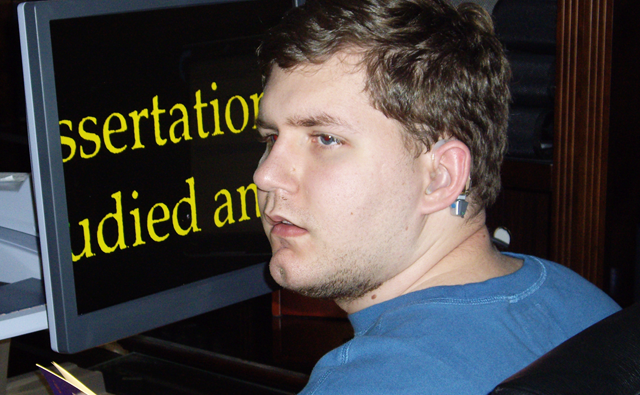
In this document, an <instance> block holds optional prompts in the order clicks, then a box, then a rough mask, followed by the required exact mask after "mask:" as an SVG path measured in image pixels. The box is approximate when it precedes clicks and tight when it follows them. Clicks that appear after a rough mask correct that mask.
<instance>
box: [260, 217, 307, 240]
mask: <svg viewBox="0 0 640 395" xmlns="http://www.w3.org/2000/svg"><path fill="white" fill-rule="evenodd" d="M268 218H269V222H271V224H272V227H271V234H272V235H273V236H278V237H287V238H289V237H297V236H302V235H304V234H306V233H308V232H307V230H306V229H304V228H302V227H300V226H298V225H296V224H294V223H293V222H291V221H289V220H287V219H284V218H278V217H275V218H273V217H268Z"/></svg>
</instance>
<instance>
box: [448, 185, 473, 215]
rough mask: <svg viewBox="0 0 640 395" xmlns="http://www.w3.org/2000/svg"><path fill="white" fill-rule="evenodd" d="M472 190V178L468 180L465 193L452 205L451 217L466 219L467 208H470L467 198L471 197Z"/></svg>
mask: <svg viewBox="0 0 640 395" xmlns="http://www.w3.org/2000/svg"><path fill="white" fill-rule="evenodd" d="M470 188H471V177H469V179H468V180H467V185H466V186H465V188H464V192H462V193H461V194H460V195H458V198H457V199H456V201H455V202H453V203H451V215H456V216H459V217H462V218H464V215H465V214H466V212H467V207H469V202H467V196H468V195H469V189H470Z"/></svg>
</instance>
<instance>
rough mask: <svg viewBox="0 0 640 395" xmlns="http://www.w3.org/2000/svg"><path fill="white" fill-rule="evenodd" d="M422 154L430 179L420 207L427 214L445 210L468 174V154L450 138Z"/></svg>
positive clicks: (469, 164)
mask: <svg viewBox="0 0 640 395" xmlns="http://www.w3.org/2000/svg"><path fill="white" fill-rule="evenodd" d="M423 155H424V157H423V158H422V160H423V161H424V162H425V166H428V176H429V179H428V180H427V187H426V190H425V193H424V197H423V199H422V200H423V204H422V206H423V211H424V212H425V214H429V213H434V212H436V211H440V210H442V209H444V208H448V207H449V206H451V204H452V203H453V202H455V201H456V199H457V198H458V196H459V195H460V194H461V193H462V192H464V190H465V188H466V186H467V182H468V180H469V174H470V172H471V152H470V151H469V148H468V147H467V146H466V145H465V144H464V143H462V142H461V141H459V140H455V139H452V140H446V141H444V142H439V143H438V144H435V145H434V146H433V148H432V149H431V151H429V152H427V153H425V154H423Z"/></svg>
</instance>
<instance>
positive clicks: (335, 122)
mask: <svg viewBox="0 0 640 395" xmlns="http://www.w3.org/2000/svg"><path fill="white" fill-rule="evenodd" d="M286 124H287V125H289V126H295V127H303V128H312V127H317V126H340V127H345V128H349V129H352V130H356V129H355V128H353V127H352V126H351V125H350V124H349V122H347V121H345V120H343V119H341V118H337V117H334V116H332V115H329V114H327V113H325V112H322V113H319V114H317V115H300V116H293V117H290V118H288V119H287V121H286ZM256 126H257V127H258V128H259V129H263V130H278V126H277V125H276V124H275V123H272V122H269V121H267V120H266V119H264V118H261V117H260V116H258V118H257V119H256Z"/></svg>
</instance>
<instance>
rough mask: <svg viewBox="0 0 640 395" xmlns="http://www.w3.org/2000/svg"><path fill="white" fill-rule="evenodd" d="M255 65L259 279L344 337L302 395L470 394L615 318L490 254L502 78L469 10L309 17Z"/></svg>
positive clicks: (585, 296) (381, 0) (375, 3)
mask: <svg viewBox="0 0 640 395" xmlns="http://www.w3.org/2000/svg"><path fill="white" fill-rule="evenodd" d="M259 58H260V62H261V65H262V67H263V72H264V77H265V81H266V85H265V90H264V96H263V98H262V101H261V108H260V115H259V121H258V127H259V131H260V134H261V136H262V137H263V139H264V140H265V142H266V143H267V149H266V152H265V154H264V156H263V158H262V160H261V162H260V165H259V167H258V169H257V170H256V173H255V175H254V180H255V183H256V185H257V186H258V189H259V201H260V208H261V212H262V219H263V224H264V228H265V231H266V233H267V236H268V237H269V240H270V242H271V245H272V249H273V257H272V259H271V262H270V270H271V274H272V276H273V277H274V279H275V280H276V281H277V282H278V283H279V284H281V285H282V286H283V287H285V288H289V289H292V290H295V291H298V292H300V293H302V294H305V295H310V296H315V297H321V298H330V299H334V300H335V301H336V302H337V303H338V305H339V306H340V307H342V308H343V309H344V310H345V311H347V312H348V313H349V314H350V316H349V317H350V320H351V322H352V324H353V326H354V329H355V338H354V339H353V340H351V341H350V342H348V343H347V344H345V345H343V346H341V347H340V348H338V349H336V350H334V351H332V352H330V353H329V354H327V355H326V356H325V357H323V358H322V359H321V360H320V361H319V363H318V364H317V366H316V367H315V369H314V371H313V373H312V375H311V379H310V382H309V384H308V386H307V387H306V388H305V390H304V391H303V393H305V394H338V393H344V394H360V393H362V394H377V393H379V394H390V393H407V394H414V393H434V394H486V393H487V392H489V391H490V390H491V389H492V388H493V387H494V386H495V385H497V384H498V383H499V382H501V381H502V380H504V379H505V378H507V377H509V376H510V375H511V374H513V373H515V372H516V371H518V370H519V369H521V368H523V367H525V366H526V365H528V364H529V363H530V362H532V361H533V360H535V359H536V358H537V357H539V356H540V355H542V354H544V353H545V352H546V351H548V350H550V349H551V348H553V347H554V346H556V345H558V344H559V343H560V342H562V341H564V340H565V339H567V338H568V337H570V336H572V335H574V334H575V333H577V332H579V331H581V330H582V329H584V328H586V327H587V326H589V325H591V324H593V323H594V322H596V321H598V320H600V319H602V318H604V317H606V316H607V315H609V314H611V313H612V312H614V311H616V310H617V309H618V307H617V305H616V304H615V303H614V302H613V301H611V300H610V299H609V298H608V297H606V295H604V294H603V293H602V292H600V291H599V290H598V289H597V288H595V287H594V286H592V285H591V284H590V283H588V282H586V281H585V280H583V279H582V278H580V277H579V276H577V275H576V274H574V273H572V272H570V271H569V270H567V269H566V268H564V267H561V266H559V265H556V264H553V263H551V262H547V261H544V260H541V259H537V258H534V257H529V256H522V255H503V254H500V253H499V252H498V251H497V250H496V249H495V248H494V247H493V246H492V243H491V240H490V237H489V233H488V231H487V228H486V226H485V207H487V206H488V205H490V204H491V203H493V201H494V200H495V198H496V195H497V194H498V192H499V188H500V163H501V161H502V156H503V154H504V152H505V146H506V123H507V117H508V114H507V109H508V103H509V92H508V87H507V84H508V78H509V67H508V64H507V61H506V59H505V57H504V54H503V51H502V48H501V46H500V44H499V42H498V40H497V39H496V37H495V36H494V34H493V29H492V25H491V20H490V17H489V16H488V15H486V13H485V12H483V10H482V9H481V8H479V7H476V6H472V5H462V6H460V7H458V8H457V9H455V8H452V7H451V6H449V5H448V4H447V3H445V2H444V1H442V0H395V1H387V0H320V1H314V2H312V1H308V2H307V4H306V5H305V6H304V7H302V8H299V9H295V10H293V11H292V12H291V13H290V14H289V15H288V16H287V17H285V19H284V20H283V22H282V24H281V25H280V26H279V27H278V28H276V29H275V30H273V31H272V32H271V33H270V34H269V36H268V37H267V39H266V40H265V42H264V43H263V45H262V47H261V49H260V52H259ZM467 205H468V206H467ZM465 211H466V213H465Z"/></svg>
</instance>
